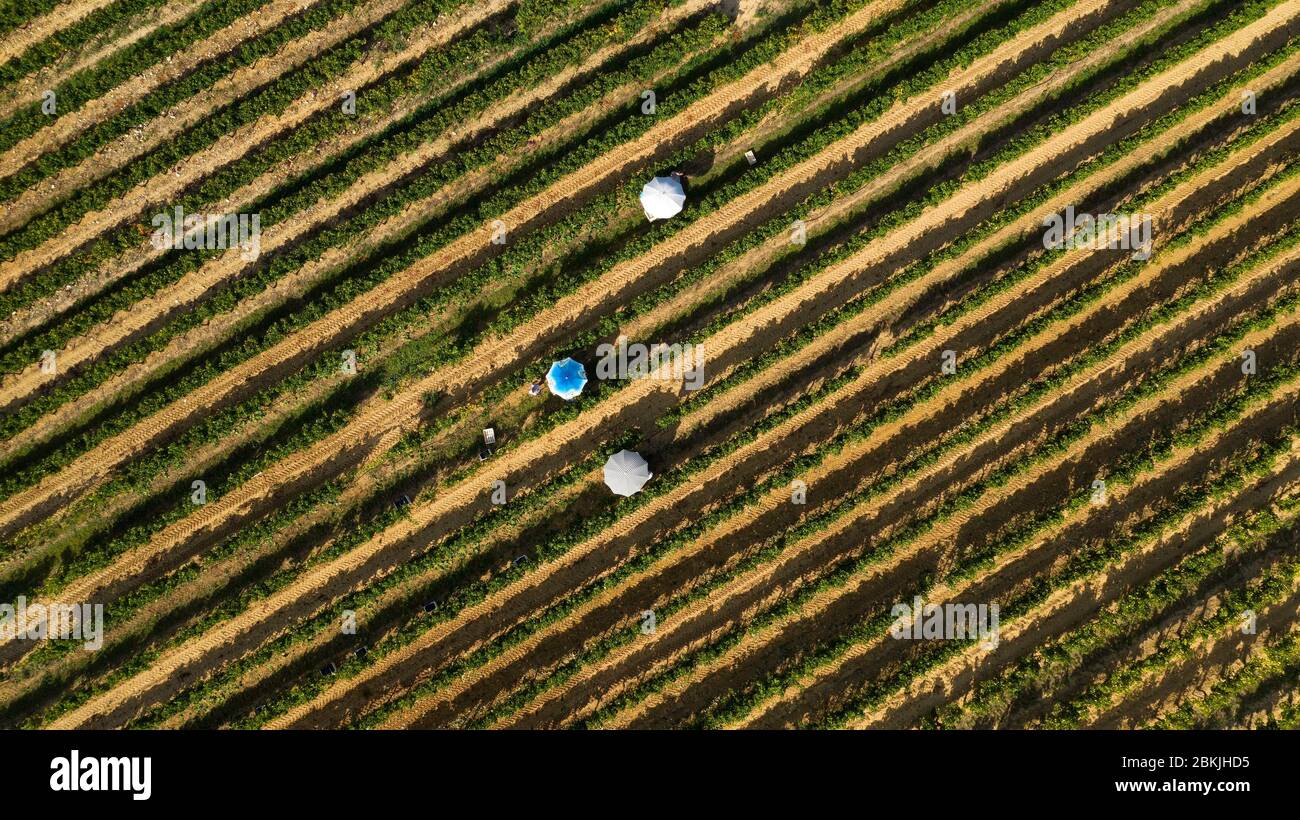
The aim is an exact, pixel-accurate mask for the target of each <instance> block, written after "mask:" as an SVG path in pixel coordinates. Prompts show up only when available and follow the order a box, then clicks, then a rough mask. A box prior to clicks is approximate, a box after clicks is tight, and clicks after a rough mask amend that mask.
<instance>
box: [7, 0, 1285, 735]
mask: <svg viewBox="0 0 1300 820" xmlns="http://www.w3.org/2000/svg"><path fill="white" fill-rule="evenodd" d="M0 117H3V124H2V125H0V727H4V728H28V729H39V728H62V729H67V728H77V729H100V728H136V729H146V728H154V729H173V728H238V729H281V728H313V729H341V728H480V729H486V728H606V729H617V728H959V729H960V728H1038V729H1061V728H1139V727H1158V728H1177V729H1182V728H1228V727H1240V728H1265V727H1273V728H1297V727H1300V694H1298V693H1300V685H1298V681H1300V519H1297V518H1296V516H1297V515H1300V0H1285V1H1284V2H1278V0H1240V1H1239V2H1230V1H1229V0H1034V1H1033V2H1031V1H1030V0H983V2H979V3H971V2H968V0H476V2H469V1H468V0H367V2H361V1H360V0H207V2H203V0H173V2H170V3H162V2H160V1H159V0H30V1H29V2H21V3H19V2H7V3H5V4H4V10H3V13H2V14H0ZM652 180H654V182H653V183H652ZM647 183H651V186H650V187H646V186H647ZM655 186H658V187H655ZM675 192H680V194H681V196H684V201H683V200H682V198H681V196H677V195H676V193H675ZM674 197H676V198H674ZM656 208H666V209H667V210H666V211H664V213H665V214H668V215H666V216H663V217H662V218H653V219H648V218H647V216H648V215H654V213H657V212H656V211H655V210H654V209H656ZM570 359H572V360H573V362H574V363H567V364H564V365H563V367H565V368H572V369H573V370H572V372H569V373H566V374H565V375H566V378H568V377H570V376H572V377H573V378H576V379H577V380H578V381H577V382H575V383H574V384H573V387H572V390H571V391H569V390H566V389H564V387H563V386H561V385H560V384H559V381H558V380H559V376H557V373H559V372H560V370H561V368H560V367H559V366H558V365H556V363H566V362H567V360H570ZM575 363H576V364H575ZM579 365H580V367H579ZM575 373H576V375H574V374H575ZM583 379H585V382H584V381H583ZM566 384H567V382H566ZM623 451H629V453H623ZM620 453H623V454H622V455H616V454H620ZM638 457H639V458H638ZM642 464H643V465H644V471H643V472H641V473H638V472H637V470H638V469H641V468H642V467H641V465H642ZM647 474H648V475H647ZM620 482H621V483H620ZM628 482H630V485H629V484H628ZM619 487H626V488H627V489H626V490H625V491H623V490H620V492H614V491H612V488H619ZM624 492H626V494H624ZM73 607H75V609H73ZM56 612H63V613H64V615H66V614H67V613H69V612H72V613H74V617H73V618H72V621H75V623H73V622H61V621H60V619H59V618H56V617H54V613H56ZM64 620H65V621H66V618H65V619H64ZM65 627H67V628H68V629H66V630H64V631H63V632H58V634H56V631H57V630H62V629H64V628H65Z"/></svg>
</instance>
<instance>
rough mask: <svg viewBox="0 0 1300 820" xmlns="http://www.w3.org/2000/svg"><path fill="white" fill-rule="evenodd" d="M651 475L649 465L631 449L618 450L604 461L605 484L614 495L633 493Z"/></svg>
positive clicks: (638, 490) (643, 484)
mask: <svg viewBox="0 0 1300 820" xmlns="http://www.w3.org/2000/svg"><path fill="white" fill-rule="evenodd" d="M651 475H653V473H651V472H650V465H648V464H646V460H645V459H644V458H641V454H640V453H634V452H632V451H631V450H619V451H618V452H617V453H615V454H614V455H612V456H610V457H609V460H608V461H606V462H605V484H606V485H608V486H609V488H610V489H611V490H613V491H614V494H615V495H635V494H636V493H638V492H640V491H641V488H642V487H644V486H645V483H646V482H647V481H649V480H650V476H651Z"/></svg>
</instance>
